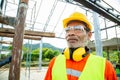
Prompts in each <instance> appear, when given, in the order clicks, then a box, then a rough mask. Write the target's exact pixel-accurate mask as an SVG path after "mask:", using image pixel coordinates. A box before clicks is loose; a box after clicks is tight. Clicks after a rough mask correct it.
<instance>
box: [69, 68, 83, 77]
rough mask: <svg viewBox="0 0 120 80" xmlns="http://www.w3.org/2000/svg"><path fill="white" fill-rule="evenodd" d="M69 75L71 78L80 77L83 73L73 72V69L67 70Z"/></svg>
mask: <svg viewBox="0 0 120 80" xmlns="http://www.w3.org/2000/svg"><path fill="white" fill-rule="evenodd" d="M67 74H68V75H71V76H75V77H79V76H80V74H81V72H80V71H77V70H73V69H70V68H67Z"/></svg>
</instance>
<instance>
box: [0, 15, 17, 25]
mask: <svg viewBox="0 0 120 80" xmlns="http://www.w3.org/2000/svg"><path fill="white" fill-rule="evenodd" d="M16 22H17V18H15V17H10V16H3V15H0V23H2V24H6V25H10V26H13V27H15V25H16Z"/></svg>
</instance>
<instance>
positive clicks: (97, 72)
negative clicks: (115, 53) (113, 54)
mask: <svg viewBox="0 0 120 80" xmlns="http://www.w3.org/2000/svg"><path fill="white" fill-rule="evenodd" d="M71 70H72V72H73V73H71V72H70V69H66V58H65V56H64V55H59V56H58V57H57V58H56V60H55V63H54V65H53V68H52V80H67V74H71V75H73V76H77V77H78V75H79V79H78V80H104V71H105V59H104V58H101V57H98V56H94V55H92V54H91V55H90V56H89V57H88V60H87V62H86V65H85V67H84V69H83V71H82V73H79V71H77V70H74V69H71Z"/></svg>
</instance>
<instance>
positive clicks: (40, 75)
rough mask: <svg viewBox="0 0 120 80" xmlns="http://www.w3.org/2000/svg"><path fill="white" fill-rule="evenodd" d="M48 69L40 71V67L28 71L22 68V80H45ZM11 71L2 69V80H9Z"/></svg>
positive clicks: (0, 70) (0, 72)
mask: <svg viewBox="0 0 120 80" xmlns="http://www.w3.org/2000/svg"><path fill="white" fill-rule="evenodd" d="M46 71H47V67H42V69H41V70H39V68H38V67H34V68H31V69H30V71H29V69H27V70H26V68H21V75H20V80H44V77H45V74H46ZM8 74H9V69H7V68H6V69H2V68H0V80H8Z"/></svg>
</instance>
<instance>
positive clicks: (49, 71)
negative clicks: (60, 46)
mask: <svg viewBox="0 0 120 80" xmlns="http://www.w3.org/2000/svg"><path fill="white" fill-rule="evenodd" d="M54 61H55V58H53V59H52V60H51V61H50V64H49V66H48V69H47V72H46V75H45V78H44V80H52V67H53V64H54Z"/></svg>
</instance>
